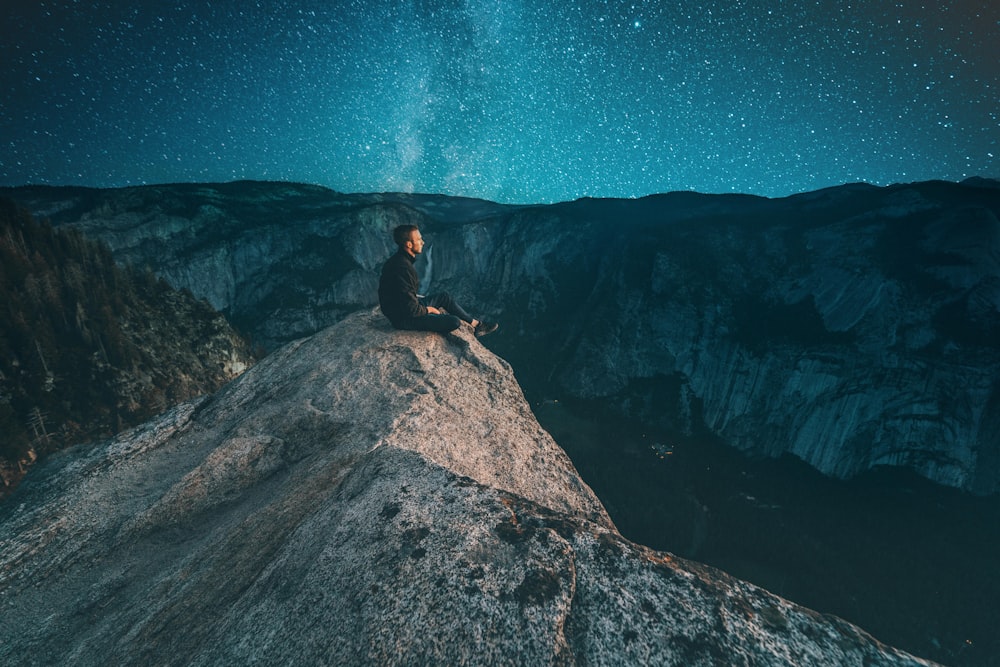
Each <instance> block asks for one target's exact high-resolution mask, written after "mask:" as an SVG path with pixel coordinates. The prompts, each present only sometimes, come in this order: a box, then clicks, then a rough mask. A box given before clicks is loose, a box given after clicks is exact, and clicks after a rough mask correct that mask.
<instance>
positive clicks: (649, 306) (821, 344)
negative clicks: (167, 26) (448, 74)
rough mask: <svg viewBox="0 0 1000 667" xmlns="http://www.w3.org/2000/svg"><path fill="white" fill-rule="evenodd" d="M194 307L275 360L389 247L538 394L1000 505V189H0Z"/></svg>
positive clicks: (324, 320) (351, 299)
mask: <svg viewBox="0 0 1000 667" xmlns="http://www.w3.org/2000/svg"><path fill="white" fill-rule="evenodd" d="M9 194H11V196H14V197H16V198H18V199H19V200H21V201H24V202H25V203H26V204H28V205H29V206H31V208H32V209H33V210H34V211H35V212H36V213H38V214H41V215H48V216H51V217H52V219H53V221H54V222H56V223H57V224H70V225H73V226H76V227H78V228H80V229H82V230H84V231H85V232H86V233H87V234H89V235H93V236H96V237H99V238H101V239H103V240H105V241H106V242H108V243H109V245H110V246H111V247H112V248H113V249H114V251H115V253H116V257H118V258H119V259H120V260H121V261H124V262H130V263H134V264H136V265H139V266H145V265H149V266H150V267H151V268H153V269H154V270H155V271H156V272H157V273H159V274H160V275H163V276H165V277H166V278H167V279H168V280H170V281H171V282H172V283H173V284H175V285H178V286H183V287H188V288H189V289H191V290H192V291H193V292H194V293H195V294H197V295H199V296H204V297H206V298H208V299H209V300H210V301H211V303H212V304H213V305H214V306H216V307H217V308H219V309H221V310H223V311H224V312H226V313H227V314H228V315H229V316H230V317H231V319H232V320H233V321H234V322H236V323H237V324H238V325H241V326H242V327H243V328H244V329H245V330H247V331H251V332H252V333H253V335H254V337H255V339H256V340H257V341H259V342H262V343H264V344H265V345H273V344H278V343H280V342H282V341H285V340H290V339H292V338H295V337H298V336H301V335H305V334H308V333H311V332H313V331H316V330H317V329H319V328H320V327H322V326H326V325H328V324H330V323H332V322H334V321H336V320H338V319H340V318H341V317H343V316H344V315H345V314H346V313H348V312H352V311H354V310H357V309H359V308H366V307H369V306H370V305H371V304H372V303H374V299H375V284H376V281H377V275H378V270H379V267H380V266H381V263H382V262H383V261H384V260H385V258H386V257H387V256H388V255H389V254H391V252H392V247H391V246H390V243H389V230H390V229H391V228H392V227H393V226H395V225H397V224H401V223H404V222H408V223H415V224H419V225H421V226H422V228H423V229H424V233H425V237H426V238H427V239H428V246H427V248H426V250H425V255H424V257H423V258H422V259H421V262H420V269H421V271H422V274H423V279H424V289H425V290H426V291H432V290H436V289H447V290H449V291H451V292H452V293H454V294H456V295H457V296H459V297H461V299H462V300H463V301H464V302H466V304H467V305H469V306H474V307H475V308H477V309H480V310H481V311H483V312H485V313H486V314H488V315H490V316H492V317H497V318H499V319H500V320H501V321H502V322H503V324H504V326H503V328H502V330H501V333H500V334H498V335H497V337H496V339H495V340H496V343H495V344H493V343H491V345H493V347H495V349H497V350H498V351H500V352H502V354H503V355H504V356H505V357H506V358H508V359H509V360H510V362H511V363H512V364H513V365H514V367H515V368H517V369H518V371H519V373H520V374H521V378H522V382H523V383H524V385H525V387H526V388H527V389H529V390H530V391H532V392H533V393H534V394H535V395H540V394H544V395H550V396H557V397H577V398H586V399H596V400H599V401H602V402H603V403H605V404H609V405H613V406H616V408H617V409H618V410H619V411H620V412H621V413H622V414H624V415H628V416H630V417H634V418H635V419H637V420H639V421H641V422H644V423H647V424H649V425H650V426H655V427H657V428H659V429H661V430H663V431H664V432H666V433H668V434H670V433H673V434H677V435H679V436H681V437H683V436H690V435H692V434H697V433H710V434H714V435H716V436H719V437H721V438H722V439H724V440H725V441H726V442H727V443H729V444H730V445H732V446H734V447H736V448H738V449H740V450H743V451H744V452H747V453H750V454H753V455H762V456H778V455H780V454H782V453H786V452H787V453H791V454H794V455H795V456H797V457H799V458H801V459H803V460H805V461H806V462H808V463H810V464H811V465H813V466H814V467H816V468H817V469H819V470H820V471H822V472H824V473H826V474H828V475H832V476H835V477H840V478H850V477H852V476H854V475H856V474H858V473H860V472H863V471H866V470H869V469H872V468H875V467H879V466H897V467H902V468H908V469H911V470H914V471H916V472H918V473H919V474H921V475H923V476H925V477H927V478H928V479H931V480H934V481H936V482H939V483H941V484H945V485H949V486H954V487H958V488H961V489H965V490H969V491H973V492H975V493H979V494H990V493H994V492H996V491H997V490H1000V385H998V380H997V378H998V377H1000V188H997V187H996V183H995V182H992V181H985V180H983V179H978V180H976V181H969V182H967V183H964V184H953V183H918V184H912V185H899V186H892V187H888V188H876V187H871V186H864V185H854V186H844V187H840V188H832V189H830V190H824V191H820V192H815V193H808V194H803V195H798V196H793V197H788V198H785V199H779V200H769V199H763V198H758V197H748V196H735V195H698V194H695V193H673V194H668V195H659V196H654V197H647V198H644V199H641V200H634V201H613V200H580V201H577V202H571V203H566V204H557V205H553V206H537V207H510V206H500V205H496V204H491V203H489V202H481V201H475V200H463V199H453V198H447V197H432V196H420V195H388V194H387V195H341V194H338V193H334V192H331V191H328V190H324V189H322V188H316V187H311V186H297V185H289V184H261V183H234V184H228V185H203V186H198V185H185V186H157V187H149V188H129V189H125V190H117V191H93V190H80V189H75V190H74V189H60V188H19V189H14V190H11V191H9Z"/></svg>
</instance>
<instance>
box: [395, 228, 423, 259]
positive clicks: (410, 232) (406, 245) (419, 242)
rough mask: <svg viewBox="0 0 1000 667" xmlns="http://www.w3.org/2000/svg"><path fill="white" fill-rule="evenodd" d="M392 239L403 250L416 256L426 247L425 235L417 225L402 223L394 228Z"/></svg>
mask: <svg viewBox="0 0 1000 667" xmlns="http://www.w3.org/2000/svg"><path fill="white" fill-rule="evenodd" d="M392 239H393V240H394V241H395V242H396V245H398V246H399V247H400V248H401V249H402V250H403V251H405V252H406V253H407V254H409V255H410V257H416V256H417V255H419V254H420V253H421V252H422V251H423V249H424V237H422V236H421V235H420V230H419V229H417V226H416V225H400V226H399V227H396V228H395V229H394V230H392Z"/></svg>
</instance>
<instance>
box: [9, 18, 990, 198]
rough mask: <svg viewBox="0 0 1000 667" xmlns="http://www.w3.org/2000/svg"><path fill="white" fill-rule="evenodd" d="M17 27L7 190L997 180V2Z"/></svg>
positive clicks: (486, 192) (70, 21)
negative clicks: (250, 184) (245, 182)
mask: <svg viewBox="0 0 1000 667" xmlns="http://www.w3.org/2000/svg"><path fill="white" fill-rule="evenodd" d="M991 4H992V5H993V7H990V5H991ZM146 5H148V6H146ZM161 5H162V6H161ZM782 5H784V6H785V7H786V8H785V9H783V10H781V11H779V10H777V9H774V7H778V6H782ZM793 5H794V7H795V8H794V9H788V8H787V7H788V6H793ZM0 18H2V19H3V21H2V24H0V25H2V26H3V27H2V28H0V30H2V31H3V33H4V34H3V39H2V40H0V63H2V64H0V67H2V71H0V95H2V99H0V184H3V185H22V184H26V183H50V184H77V185H87V186H97V187H113V186H122V185H135V184H143V183H164V182H187V181H230V180H235V179H267V180H292V181H299V182H305V183H317V184H321V185H325V186H328V187H331V188H334V189H336V190H340V191H347V192H358V191H364V192H372V191H386V190H393V191H417V192H440V193H445V194H451V195H466V196H474V197H482V198H486V199H492V200H495V201H502V202H552V201H561V200H568V199H575V198H577V197H583V196H598V197H636V196H642V195H646V194H650V193H655V192H667V191H672V190H697V191H701V192H713V193H714V192H745V193H753V194H760V195H765V196H782V195H787V194H790V193H794V192H802V191H807V190H813V189H817V188H821V187H826V186H830V185H835V184H840V183H846V182H856V181H865V182H869V183H874V184H878V185H884V184H889V183H894V182H908V181H916V180H926V179H945V180H961V179H963V178H966V177H969V176H974V175H979V176H986V177H993V178H996V177H1000V168H998V166H997V159H996V158H997V155H998V154H1000V102H998V98H1000V95H998V93H1000V46H998V45H1000V3H995V2H987V1H982V2H951V3H949V2H944V3H926V4H925V5H924V7H922V8H920V7H919V5H918V4H916V3H912V2H909V1H907V2H879V1H869V0H866V1H864V2H860V1H859V2H855V3H845V2H826V1H824V2H808V3H791V2H788V3H767V2H745V1H744V2H741V1H738V0H737V1H733V0H729V1H727V2H712V1H709V2H641V1H639V0H634V1H632V2H599V1H594V0H588V1H585V2H570V1H568V0H538V1H537V2H526V1H523V0H494V1H487V0H465V1H464V2H460V1H448V0H413V1H410V2H386V1H384V0H358V1H352V2H330V1H328V0H327V1H318V0H316V1H312V2H309V1H305V0H302V1H291V0H289V1H285V2H280V1H275V2H248V1H237V0H229V1H227V2H207V1H202V2H193V1H191V0H178V1H177V2H172V3H136V2H131V1H130V2H124V1H116V2H99V1H89V2H71V1H67V0H62V1H58V2H43V1H40V0H32V1H27V0H13V1H11V0H8V1H7V2H6V3H5V8H4V9H2V10H0Z"/></svg>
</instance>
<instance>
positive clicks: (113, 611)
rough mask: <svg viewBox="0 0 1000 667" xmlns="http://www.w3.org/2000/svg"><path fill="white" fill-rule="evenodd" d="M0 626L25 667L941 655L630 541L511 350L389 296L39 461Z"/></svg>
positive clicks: (2, 590)
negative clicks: (533, 396)
mask: <svg viewBox="0 0 1000 667" xmlns="http://www.w3.org/2000/svg"><path fill="white" fill-rule="evenodd" d="M0 615H2V617H3V619H4V622H3V624H2V625H0V662H3V663H4V664H13V663H15V662H16V663H17V664H74V665H96V664H102V665H103V664H108V663H109V662H110V663H112V664H157V665H245V664H250V663H256V664H268V665H278V664H280V665H288V664H308V665H319V664H331V665H333V664H351V665H425V664H449V665H500V664H516V665H521V664H523V665H553V664H558V665H576V664H581V665H582V664H594V665H602V664H603V665H618V664H658V665H685V666H688V665H805V664H808V665H838V666H842V665H918V664H929V663H927V662H925V661H923V660H920V659H918V658H914V657H912V656H909V655H906V654H904V653H902V652H900V651H897V650H895V649H893V648H890V647H887V646H885V645H883V644H881V643H879V642H878V641H877V640H875V639H873V638H872V637H870V636H869V635H867V634H865V633H864V632H863V631H861V630H859V629H858V628H856V627H854V626H851V625H849V624H848V623H846V622H844V621H842V620H840V619H837V618H833V617H827V616H821V615H819V614H817V613H815V612H812V611H809V610H807V609H804V608H801V607H798V606H796V605H793V604H792V603H790V602H787V601H785V600H783V599H781V598H778V597H777V596H774V595H772V594H770V593H768V592H766V591H764V590H762V589H760V588H757V587H754V586H752V585H750V584H747V583H744V582H741V581H738V580H736V579H733V578H731V577H729V576H727V575H726V574H724V573H722V572H719V571H716V570H713V569H711V568H708V567H705V566H702V565H698V564H696V563H691V562H686V561H683V560H681V559H678V558H676V557H673V556H671V555H670V554H667V553H662V552H654V551H651V550H649V549H647V548H645V547H643V546H640V545H637V544H634V543H631V542H629V541H627V540H625V539H624V538H623V537H622V536H621V535H620V534H619V533H618V532H617V530H616V529H615V527H614V525H613V523H612V522H611V520H610V519H609V518H608V515H607V513H606V512H605V510H604V508H603V507H602V505H601V503H600V501H599V500H598V499H597V498H596V496H595V495H594V494H593V492H592V491H591V490H590V489H589V488H588V487H587V486H586V485H585V484H584V483H583V482H582V481H581V480H580V478H579V476H578V475H577V473H576V471H575V469H574V468H573V466H572V464H571V463H570V461H569V459H568V458H567V457H566V455H565V454H564V453H563V451H562V450H561V449H560V448H559V447H558V445H556V443H555V442H553V440H552V439H551V437H549V435H548V434H547V433H546V432H545V431H544V430H543V429H542V428H541V427H540V426H539V425H538V423H537V422H536V421H535V419H534V417H533V416H532V415H531V412H530V410H529V408H528V406H527V404H526V403H525V401H524V398H523V396H522V394H521V390H520V387H519V386H518V384H517V382H516V380H515V379H514V376H513V374H512V372H511V370H510V368H509V366H508V365H507V364H506V363H505V362H504V361H503V360H501V359H500V358H498V357H496V356H495V355H493V354H492V353H491V352H489V351H488V350H486V349H485V348H483V347H482V346H481V345H480V343H479V342H478V341H477V340H476V339H475V338H474V337H473V336H472V335H471V333H470V332H468V331H460V332H458V333H456V334H453V335H449V336H438V335H435V334H423V333H416V332H397V331H393V330H391V329H390V328H389V327H388V325H387V324H386V323H385V321H384V320H383V319H382V318H381V316H380V315H378V314H377V312H374V311H369V312H361V313H358V314H355V315H352V316H349V317H348V318H347V319H345V320H344V321H342V322H341V323H339V324H337V325H335V326H333V327H330V328H328V329H325V330H323V331H321V332H319V333H318V334H316V335H314V336H312V337H311V338H308V339H305V340H300V341H296V342H293V343H290V344H289V345H287V346H285V347H284V348H282V349H281V350H279V351H277V352H275V353H273V354H271V355H269V356H268V357H267V358H266V359H265V360H264V361H263V362H261V363H260V364H258V365H257V366H255V367H254V368H252V369H251V370H249V371H248V372H247V373H245V374H244V375H243V376H242V377H240V378H239V379H237V380H235V381H234V382H232V383H230V384H229V385H227V386H226V387H225V388H224V389H222V390H221V391H219V392H217V393H216V394H214V395H212V396H210V397H208V398H205V399H201V400H199V401H195V402H191V403H186V404H184V405H182V406H179V407H178V408H176V409H174V410H172V411H171V412H169V413H167V414H165V415H163V416H162V417H160V418H158V419H157V420H155V421H153V422H149V423H147V424H145V425H143V426H142V427H139V428H137V429H134V430H133V431H131V432H129V433H127V434H124V435H123V436H121V437H119V438H117V439H115V440H112V441H109V442H107V443H104V444H103V445H102V446H99V447H96V448H91V449H87V450H82V449H77V450H70V451H67V452H65V453H63V454H61V455H59V456H58V457H54V458H53V459H50V460H49V461H47V462H46V463H44V464H42V465H41V466H39V467H38V468H36V470H35V471H33V473H32V475H31V476H29V478H28V479H27V480H26V482H25V483H24V484H23V485H22V487H21V488H20V489H19V490H18V492H17V493H16V494H15V495H14V496H13V497H12V498H11V499H10V501H9V502H7V503H5V504H4V505H3V506H2V507H0Z"/></svg>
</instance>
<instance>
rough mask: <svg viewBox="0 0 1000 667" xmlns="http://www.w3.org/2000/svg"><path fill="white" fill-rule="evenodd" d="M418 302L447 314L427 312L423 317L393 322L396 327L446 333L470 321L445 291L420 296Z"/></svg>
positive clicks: (469, 316)
mask: <svg viewBox="0 0 1000 667" xmlns="http://www.w3.org/2000/svg"><path fill="white" fill-rule="evenodd" d="M420 303H422V304H424V305H425V306H431V307H432V308H440V309H441V310H444V311H446V312H447V314H446V315H437V314H435V313H427V314H426V315H424V316H423V317H414V318H413V319H410V320H404V321H402V322H393V324H394V325H395V326H396V328H397V329H409V330H410V331H436V332H437V333H448V332H449V331H454V330H455V329H457V328H459V327H460V326H462V322H468V323H470V324H471V323H472V316H471V315H469V314H468V313H467V312H465V310H464V309H463V308H462V307H461V306H460V305H458V304H457V303H456V302H455V300H454V299H452V298H451V295H450V294H448V293H447V292H441V293H440V294H433V295H431V296H427V297H420Z"/></svg>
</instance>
